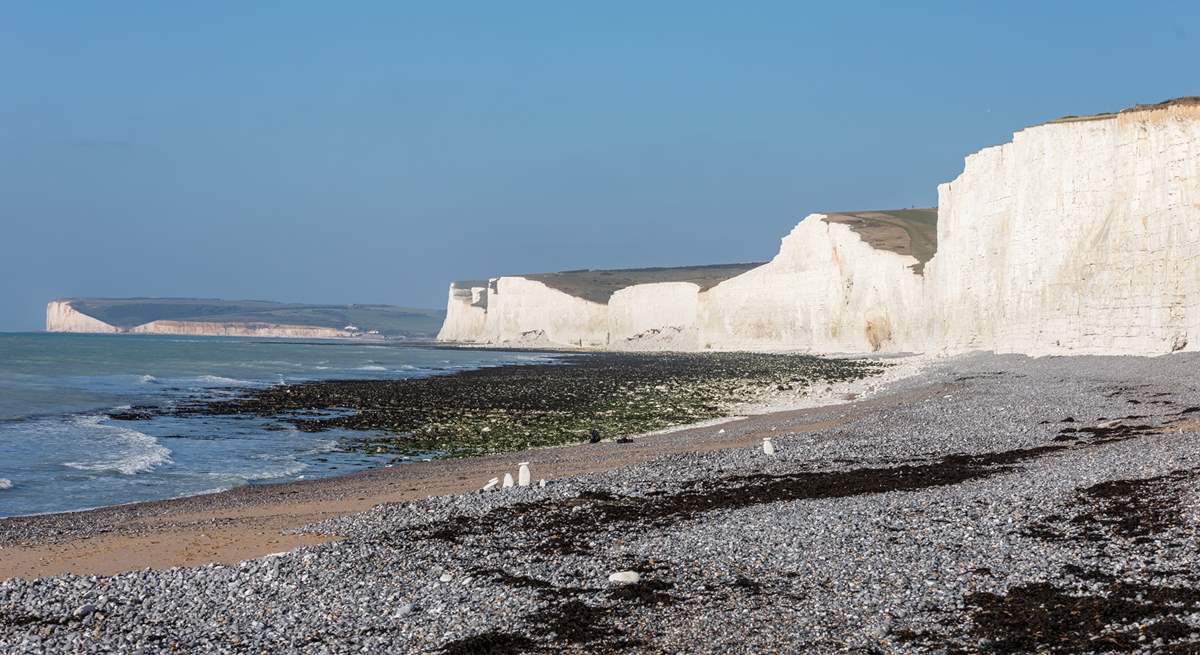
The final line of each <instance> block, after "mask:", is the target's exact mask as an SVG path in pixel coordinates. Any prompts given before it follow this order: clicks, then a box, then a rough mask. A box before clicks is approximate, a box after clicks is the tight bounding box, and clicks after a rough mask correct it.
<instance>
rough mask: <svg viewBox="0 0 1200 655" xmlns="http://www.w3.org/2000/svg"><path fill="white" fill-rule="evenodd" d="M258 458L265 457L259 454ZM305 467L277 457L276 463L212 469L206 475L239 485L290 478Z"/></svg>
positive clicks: (291, 460)
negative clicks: (251, 466) (250, 466)
mask: <svg viewBox="0 0 1200 655" xmlns="http://www.w3.org/2000/svg"><path fill="white" fill-rule="evenodd" d="M258 459H266V458H265V457H261V456H260V457H258ZM306 468H308V465H307V464H305V463H303V462H298V461H296V460H295V459H292V458H286V459H284V458H278V459H277V461H276V463H274V464H265V465H264V466H263V467H261V468H245V469H241V470H235V471H214V472H211V473H208V474H207V475H208V477H210V478H214V479H218V480H232V481H233V484H234V486H241V485H243V484H248V483H250V482H259V481H263V480H277V479H279V478H290V477H292V476H294V475H296V474H297V473H299V472H301V471H303V470H304V469H306Z"/></svg>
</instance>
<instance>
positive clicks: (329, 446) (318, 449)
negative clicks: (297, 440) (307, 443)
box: [300, 439, 341, 455]
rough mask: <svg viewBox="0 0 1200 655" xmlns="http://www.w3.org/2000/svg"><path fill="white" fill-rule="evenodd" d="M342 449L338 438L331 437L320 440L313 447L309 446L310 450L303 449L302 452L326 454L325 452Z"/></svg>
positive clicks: (304, 453)
mask: <svg viewBox="0 0 1200 655" xmlns="http://www.w3.org/2000/svg"><path fill="white" fill-rule="evenodd" d="M340 450H341V448H340V447H339V446H338V442H337V440H336V439H330V440H328V441H319V442H317V443H315V444H313V447H312V448H309V449H308V450H305V451H301V453H300V454H301V455H324V454H325V453H333V452H338V451H340Z"/></svg>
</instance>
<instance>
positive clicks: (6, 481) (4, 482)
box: [0, 478, 13, 491]
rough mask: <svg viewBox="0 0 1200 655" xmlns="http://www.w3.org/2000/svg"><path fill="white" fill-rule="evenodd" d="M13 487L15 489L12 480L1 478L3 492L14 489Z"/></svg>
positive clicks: (0, 487) (0, 488)
mask: <svg viewBox="0 0 1200 655" xmlns="http://www.w3.org/2000/svg"><path fill="white" fill-rule="evenodd" d="M12 487H13V485H12V480H9V479H7V478H0V491H2V490H4V489H12Z"/></svg>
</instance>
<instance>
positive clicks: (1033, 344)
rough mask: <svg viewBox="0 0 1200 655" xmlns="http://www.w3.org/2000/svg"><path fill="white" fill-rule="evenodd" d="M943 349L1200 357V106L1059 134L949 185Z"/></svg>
mask: <svg viewBox="0 0 1200 655" xmlns="http://www.w3.org/2000/svg"><path fill="white" fill-rule="evenodd" d="M938 199H939V204H940V212H939V220H938V231H939V234H938V238H939V243H940V248H939V250H938V254H937V256H936V257H934V258H933V261H931V262H930V264H929V267H928V275H929V282H930V294H929V298H928V302H927V303H926V306H927V308H928V310H929V318H930V320H931V322H932V323H931V324H922V323H921V322H920V321H914V322H913V329H914V330H915V331H916V332H917V334H922V333H927V334H929V336H930V337H931V338H930V339H929V340H930V343H931V345H936V346H941V347H944V348H945V349H947V350H950V351H960V350H969V349H978V348H982V349H988V350H997V351H1003V352H1023V353H1030V354H1051V353H1128V354H1155V353H1165V352H1170V351H1172V350H1184V349H1186V350H1195V349H1197V347H1200V104H1195V103H1179V104H1173V105H1168V106H1166V107H1162V108H1152V109H1144V110H1140V111H1129V112H1123V113H1120V114H1116V115H1114V116H1110V117H1104V118H1095V119H1085V120H1076V121H1068V122H1059V123H1051V124H1046V125H1039V126H1037V127H1032V128H1029V129H1026V130H1023V131H1021V132H1018V133H1017V134H1016V135H1014V138H1013V140H1012V142H1011V143H1006V144H1004V145H1002V146H996V147H992V148H986V149H984V150H982V151H980V152H978V153H976V154H974V155H971V156H970V157H968V158H967V162H966V167H965V169H964V170H963V173H962V175H960V176H959V177H958V178H957V179H955V180H954V181H953V182H950V183H948V184H943V185H941V186H940V187H938Z"/></svg>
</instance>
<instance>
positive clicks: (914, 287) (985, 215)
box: [438, 99, 1200, 355]
mask: <svg viewBox="0 0 1200 655" xmlns="http://www.w3.org/2000/svg"><path fill="white" fill-rule="evenodd" d="M933 216H934V215H933V214H932V213H930V214H929V220H928V221H926V220H925V219H924V218H923V216H922V215H920V214H917V213H916V212H915V211H912V210H902V211H899V212H863V213H855V214H812V215H810V216H808V217H807V218H805V219H804V220H803V221H801V222H800V224H799V225H797V226H796V228H795V229H794V230H792V232H791V234H789V235H788V236H787V237H785V238H784V239H783V242H782V245H781V248H780V251H779V254H778V255H776V256H775V257H774V258H773V259H772V260H771V261H770V262H768V263H766V264H763V265H761V266H757V267H754V268H750V269H749V270H745V271H742V272H738V273H737V274H736V275H730V276H728V277H727V278H726V279H719V280H716V279H713V280H709V281H708V282H707V283H703V284H698V283H695V282H690V281H687V280H686V279H682V278H686V276H682V277H681V279H680V280H675V281H670V280H668V281H662V280H660V279H655V280H649V281H646V282H639V281H638V280H637V276H636V275H632V274H631V275H629V276H627V277H629V279H630V283H629V284H628V285H626V286H624V287H622V288H619V289H617V290H616V291H615V292H611V293H609V294H608V295H607V297H605V294H591V297H589V294H588V293H584V292H580V290H579V289H580V288H584V287H585V286H586V284H585V283H584V282H579V283H578V284H576V288H572V287H571V285H570V284H567V283H561V284H559V283H556V282H555V278H551V277H547V276H545V275H541V276H505V277H499V278H494V279H492V280H489V281H488V282H486V283H484V282H480V283H469V284H465V285H462V284H455V285H451V287H450V295H449V302H448V306H447V316H446V321H445V323H444V325H443V328H442V331H441V333H440V334H439V335H438V337H439V339H440V340H443V341H452V342H465V343H477V344H527V345H546V346H571V347H583V348H607V349H614V350H627V349H639V348H657V349H676V350H703V349H720V350H733V349H738V350H784V349H786V350H804V351H812V352H869V351H883V352H902V351H907V352H950V353H953V352H964V351H969V350H993V351H997V352H1019V353H1027V354H1034V355H1046V354H1085V353H1095V354H1099V353H1104V354H1131V355H1153V354H1161V353H1168V352H1172V351H1177V350H1198V349H1200V100H1197V99H1180V100H1178V101H1172V102H1168V103H1163V104H1161V105H1152V106H1143V107H1137V108H1134V109H1131V110H1126V111H1124V112H1120V113H1117V114H1109V115H1102V116H1095V117H1088V118H1081V119H1064V120H1060V121H1056V122H1052V123H1047V124H1043V125H1038V126H1034V127H1030V128H1027V129H1025V130H1022V131H1020V132H1018V133H1016V134H1015V135H1014V137H1013V140H1012V141H1011V142H1010V143H1006V144H1004V145H1000V146H994V147H990V148H985V149H984V150H981V151H980V152H977V153H975V154H973V155H970V156H969V157H967V159H966V164H965V167H964V169H963V172H962V174H961V175H959V176H958V178H956V179H955V180H954V181H952V182H949V183H946V184H942V185H940V186H939V187H938V209H937V211H936V219H934V218H933ZM934 221H936V233H935V232H934V231H933V226H934ZM926 227H927V228H928V233H927V234H926V233H925V232H923V230H924V229H925V228H926ZM935 234H936V236H934V235H935ZM926 242H927V243H926ZM585 273H587V274H589V275H591V276H592V277H590V278H588V280H591V281H595V280H597V279H601V278H599V277H597V276H601V275H603V273H600V272H585ZM612 273H613V274H618V273H623V272H612ZM560 275H563V276H567V278H570V276H571V275H574V276H575V278H570V279H575V280H577V281H578V280H579V279H582V278H580V277H579V276H580V275H581V273H578V272H577V273H574V274H560ZM659 277H660V278H661V277H662V276H661V275H659ZM667 277H669V276H667ZM717 277H720V276H717ZM534 278H536V279H534ZM547 280H549V283H548V282H547ZM554 284H558V286H559V287H561V288H555V286H554Z"/></svg>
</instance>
